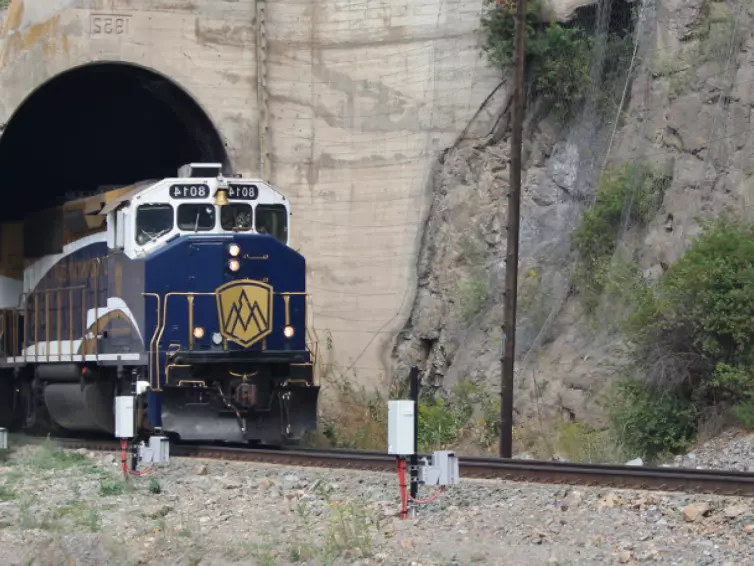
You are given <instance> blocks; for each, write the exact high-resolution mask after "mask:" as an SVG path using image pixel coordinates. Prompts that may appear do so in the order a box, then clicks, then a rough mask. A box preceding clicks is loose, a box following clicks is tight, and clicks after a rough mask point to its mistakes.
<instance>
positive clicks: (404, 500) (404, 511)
mask: <svg viewBox="0 0 754 566" xmlns="http://www.w3.org/2000/svg"><path fill="white" fill-rule="evenodd" d="M396 462H397V464H398V486H399V488H400V494H401V514H400V517H401V519H405V518H406V517H407V516H408V497H407V494H406V482H405V475H404V467H403V466H404V465H405V463H404V462H403V459H402V458H401V457H400V456H398V457H397V458H396Z"/></svg>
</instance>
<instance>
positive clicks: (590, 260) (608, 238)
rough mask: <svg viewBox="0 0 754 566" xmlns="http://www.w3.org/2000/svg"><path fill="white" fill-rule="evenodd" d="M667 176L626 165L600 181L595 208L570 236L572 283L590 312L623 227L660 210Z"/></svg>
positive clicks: (596, 192) (593, 207)
mask: <svg viewBox="0 0 754 566" xmlns="http://www.w3.org/2000/svg"><path fill="white" fill-rule="evenodd" d="M670 181H671V179H670V177H668V176H665V175H661V174H658V173H656V172H654V171H652V170H651V169H650V168H648V167H645V166H642V165H638V164H634V163H627V164H625V165H623V166H622V167H621V168H620V169H618V170H616V171H614V172H611V173H608V174H606V175H605V176H603V177H602V179H600V182H599V184H598V186H597V188H596V191H595V202H594V206H592V208H590V209H589V210H587V211H586V212H585V213H584V218H583V220H582V221H581V224H580V225H579V227H578V228H577V229H576V230H575V231H574V233H573V244H574V246H575V247H576V248H577V249H578V251H579V264H578V265H577V267H576V271H575V273H574V283H575V285H576V286H577V287H578V288H579V290H580V291H581V292H582V293H583V294H584V295H585V301H584V304H585V306H586V307H587V309H588V310H591V309H592V308H593V307H594V305H595V302H596V299H597V298H598V297H599V296H600V294H601V293H602V291H603V290H604V286H605V278H606V277H607V275H608V274H606V273H605V270H606V268H607V263H608V262H609V260H610V259H611V258H612V256H613V253H614V252H615V248H616V246H617V245H618V238H619V236H620V234H621V231H622V228H623V226H624V225H633V224H639V225H644V224H646V222H647V221H648V220H649V219H650V218H651V217H652V215H654V214H655V212H656V211H657V209H658V208H659V206H660V204H661V202H662V199H663V197H664V194H665V191H666V190H667V187H668V186H669V184H670Z"/></svg>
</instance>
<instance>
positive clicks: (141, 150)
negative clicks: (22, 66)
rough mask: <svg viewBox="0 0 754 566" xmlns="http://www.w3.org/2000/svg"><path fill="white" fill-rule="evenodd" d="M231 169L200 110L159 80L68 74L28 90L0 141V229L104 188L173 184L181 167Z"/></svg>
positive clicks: (106, 72) (132, 74)
mask: <svg viewBox="0 0 754 566" xmlns="http://www.w3.org/2000/svg"><path fill="white" fill-rule="evenodd" d="M195 161H212V162H219V163H222V164H223V165H224V169H225V170H226V172H227V170H228V169H229V167H230V164H229V160H228V155H227V152H226V150H225V144H224V143H223V140H222V139H221V137H220V135H219V133H218V132H217V129H216V128H215V127H214V125H213V124H212V122H211V120H210V119H209V117H208V116H207V114H206V113H205V112H204V111H203V110H202V108H201V107H200V106H199V105H198V104H197V103H196V102H195V101H194V100H193V99H192V98H191V97H190V96H189V95H188V94H187V93H186V92H185V91H184V90H183V89H182V88H180V87H179V86H177V85H176V84H175V83H173V82H172V81H170V80H168V79H166V78H165V77H163V76H161V75H159V74H157V73H155V72H153V71H150V70H148V69H145V68H143V67H139V66H136V65H131V64H124V63H94V64H88V65H84V66H81V67H76V68H74V69H71V70H68V71H66V72H64V73H62V74H60V75H58V76H56V77H54V78H52V79H50V80H49V81H47V82H46V83H44V84H43V85H42V86H40V87H39V88H38V89H37V90H35V91H34V92H33V93H32V94H31V95H30V96H29V97H28V98H27V99H26V100H25V101H24V102H23V103H22V104H21V106H20V107H19V108H18V109H17V110H16V112H15V113H14V114H13V116H12V117H11V118H10V119H9V121H8V123H7V124H6V127H5V129H4V131H3V133H2V137H0V190H1V191H2V194H3V196H4V197H5V198H6V205H5V206H3V207H0V221H8V220H20V219H21V218H22V217H23V216H24V215H25V214H27V213H29V212H33V211H35V210H40V209H42V208H47V207H51V206H55V205H56V204H59V203H61V202H63V201H64V200H65V199H66V198H70V197H71V196H73V195H79V194H81V193H92V192H96V191H100V190H102V188H103V187H108V186H113V185H125V184H130V183H133V182H136V181H141V180H146V179H158V178H161V177H170V176H175V175H176V174H177V169H178V167H180V166H181V165H183V164H185V163H190V162H195Z"/></svg>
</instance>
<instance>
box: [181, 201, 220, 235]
mask: <svg viewBox="0 0 754 566" xmlns="http://www.w3.org/2000/svg"><path fill="white" fill-rule="evenodd" d="M214 227H215V207H214V206H212V205H211V204H207V203H202V204H182V205H180V206H179V207H178V228H179V229H180V230H186V231H188V232H199V231H205V232H206V231H207V230H212V228H214Z"/></svg>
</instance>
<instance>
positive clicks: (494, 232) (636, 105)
mask: <svg viewBox="0 0 754 566" xmlns="http://www.w3.org/2000/svg"><path fill="white" fill-rule="evenodd" d="M619 8H620V6H619V3H618V1H617V0H615V1H614V2H603V3H602V4H600V6H599V7H598V9H597V10H595V12H593V13H592V14H595V13H596V18H595V19H596V21H599V20H600V17H602V21H603V24H602V25H601V26H600V24H599V23H597V24H595V25H594V27H593V28H592V33H594V34H595V35H596V41H595V43H594V45H595V47H594V49H593V51H592V73H591V74H590V85H589V89H588V93H587V95H586V96H585V98H584V100H583V101H582V102H581V104H580V106H579V112H578V113H577V114H576V115H575V116H574V117H572V118H571V119H570V120H569V121H568V122H566V123H563V122H562V121H561V120H558V119H557V118H556V117H555V116H554V113H553V112H551V106H548V104H547V103H545V102H543V101H542V100H539V99H538V98H533V97H527V110H526V112H527V119H526V124H525V135H524V163H523V166H524V175H523V185H524V186H523V194H522V203H521V234H520V242H521V243H520V264H519V266H518V268H519V312H518V319H517V340H516V342H517V344H516V346H517V350H516V353H517V360H518V362H517V368H518V369H517V372H516V393H517V394H516V401H515V407H516V412H517V419H518V422H519V423H520V422H522V421H525V420H526V419H529V418H532V417H534V416H535V415H538V414H539V415H540V417H541V415H542V414H547V415H549V416H563V417H564V418H566V419H579V420H580V419H587V420H599V419H600V416H601V411H600V408H599V401H600V397H599V392H600V391H601V390H603V386H604V385H605V384H606V383H607V382H608V381H609V380H610V379H611V378H613V377H614V376H615V375H617V374H618V373H619V372H620V368H621V366H622V364H623V363H624V361H625V356H624V354H623V347H624V346H623V341H622V337H621V334H620V332H619V331H618V329H617V328H618V327H617V324H616V323H617V322H619V320H620V316H621V310H620V308H618V307H619V304H618V303H617V302H614V301H613V300H612V299H611V298H610V297H608V296H602V297H601V298H600V300H599V302H598V305H597V307H596V308H595V309H593V310H592V312H590V313H587V309H585V307H584V296H583V293H582V292H580V289H578V288H577V287H576V286H574V285H573V278H572V274H573V270H574V267H575V265H576V263H575V262H576V261H577V259H578V254H577V250H575V249H574V245H573V242H572V238H571V235H572V232H573V230H574V229H575V228H576V227H577V226H578V225H579V223H580V222H581V218H582V215H583V213H584V210H585V209H586V208H587V207H588V206H589V205H590V203H591V201H592V198H593V196H594V191H595V186H596V185H597V183H598V181H599V180H600V178H601V177H603V175H605V174H609V173H610V172H611V171H615V170H617V169H618V168H619V167H620V166H621V165H622V164H625V163H633V164H637V163H638V164H641V165H642V166H645V167H649V168H651V169H652V170H653V171H655V172H659V174H661V175H663V176H664V178H666V179H667V180H668V183H667V186H666V187H665V189H664V191H663V194H662V195H661V201H660V203H659V206H658V207H656V208H655V209H653V210H652V214H651V215H650V217H649V218H648V219H647V221H646V222H643V223H634V224H632V223H630V222H625V223H624V225H623V226H622V228H621V231H620V236H619V239H618V246H617V249H616V252H615V254H616V257H617V256H620V257H621V258H623V259H624V260H627V261H630V262H633V263H634V264H635V265H637V266H638V267H639V268H640V270H641V272H643V274H644V275H645V276H649V277H653V276H656V275H657V274H659V273H662V271H663V269H665V268H666V267H667V265H668V264H670V263H672V262H673V261H675V260H676V259H678V257H680V255H682V254H683V252H684V250H685V249H687V247H688V245H689V240H690V237H691V236H693V235H694V234H696V233H697V232H698V229H699V228H698V226H699V223H698V220H699V218H702V217H709V216H714V215H716V214H718V213H719V212H721V211H722V210H723V209H724V208H725V207H727V206H732V207H734V208H735V209H737V210H739V211H742V210H743V211H745V212H746V214H748V215H749V216H752V215H754V209H752V203H753V202H754V190H753V188H752V187H753V186H754V184H753V183H754V181H752V176H751V175H752V173H754V170H753V169H752V164H753V162H752V150H753V149H754V147H752V143H753V142H752V136H751V123H750V120H751V108H752V105H754V94H753V93H752V89H751V86H752V79H753V78H754V41H753V40H752V37H751V34H750V31H749V30H750V24H751V19H752V8H751V6H750V4H749V3H747V2H744V1H743V0H730V1H728V2H710V1H709V0H688V1H687V0H662V1H660V0H645V2H644V3H643V4H641V5H639V6H637V8H636V11H635V17H634V18H633V19H632V21H631V23H630V26H629V25H626V24H625V23H624V24H623V25H616V22H615V19H614V18H613V19H612V20H611V19H610V15H609V12H610V11H611V10H612V13H613V14H615V13H616V12H617V11H619ZM606 12H607V16H605V13H606ZM576 13H577V14H578V11H577V12H576ZM600 14H602V15H600ZM581 16H582V17H583V16H584V13H583V12H582V14H581ZM616 29H621V30H622V32H623V33H626V31H628V33H627V34H626V35H624V36H623V37H622V41H623V42H624V47H628V49H627V50H624V55H626V56H624V57H622V58H621V59H619V60H616V59H612V60H611V59H608V58H606V57H605V53H606V50H605V45H606V43H605V41H607V42H609V41H610V39H611V38H615V33H616ZM600 38H602V39H604V40H605V41H603V42H601V43H600ZM603 63H604V64H605V65H606V67H605V68H601V67H599V66H600V65H602V64H603ZM611 65H612V66H613V68H612V69H611V68H610V66H611ZM595 66H598V67H599V68H598V69H597V72H595V69H594V67H595ZM611 71H612V72H611ZM530 79H531V77H530ZM509 91H510V87H509V81H508V80H507V79H506V80H503V81H502V82H501V84H500V85H499V87H498V88H497V90H496V91H495V92H493V93H492V94H491V95H490V98H489V99H488V100H487V101H486V103H485V105H484V106H483V107H482V108H481V109H480V111H479V113H478V114H477V115H476V117H475V118H474V120H473V121H472V123H471V124H470V125H469V127H468V128H467V130H466V131H465V132H464V134H463V135H462V136H461V137H460V138H459V139H458V141H457V142H456V143H455V144H454V145H453V146H452V147H450V148H448V149H447V151H445V153H444V154H443V155H442V157H441V159H440V161H439V163H438V164H437V169H436V172H435V175H434V179H433V187H432V190H433V203H432V208H431V211H430V214H429V217H428V220H427V224H426V229H425V232H424V238H423V245H422V248H421V253H420V256H419V258H418V271H417V273H418V277H419V280H418V290H417V294H416V297H415V301H414V305H413V310H412V313H411V317H410V319H409V320H408V321H407V324H406V326H405V328H404V330H403V331H402V332H401V334H400V336H399V337H398V340H397V342H396V345H395V348H394V350H393V356H394V361H395V363H396V365H397V367H398V371H399V373H400V372H401V371H405V368H406V367H407V366H408V365H410V364H418V366H419V367H420V368H421V369H422V376H423V380H424V383H425V384H432V385H435V386H438V387H440V386H442V387H448V386H450V385H452V384H453V383H455V382H457V381H460V380H466V379H470V380H477V381H482V382H484V383H486V384H487V385H488V387H489V390H490V392H493V391H499V381H500V355H501V346H502V344H501V335H502V334H501V329H500V324H501V321H502V284H503V279H504V270H505V264H504V253H505V222H506V192H507V188H508V175H509V158H508V153H509V147H508V133H507V126H508V123H507V122H508V111H509V103H510V100H509ZM606 94H607V95H608V96H607V97H606V96H605V95H606ZM606 101H607V102H608V104H607V105H605V102H606ZM606 108H607V111H605V109H606ZM629 216H630V215H629Z"/></svg>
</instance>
